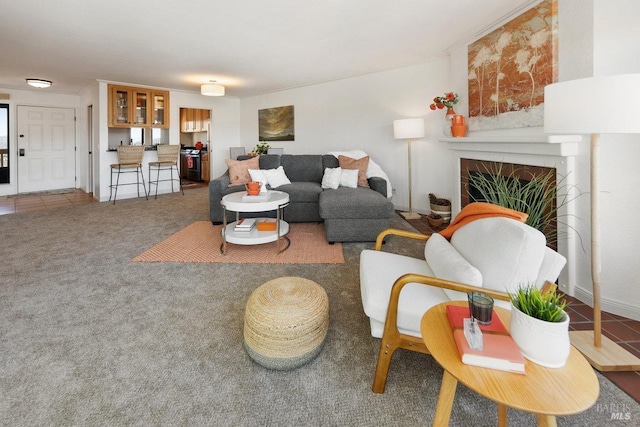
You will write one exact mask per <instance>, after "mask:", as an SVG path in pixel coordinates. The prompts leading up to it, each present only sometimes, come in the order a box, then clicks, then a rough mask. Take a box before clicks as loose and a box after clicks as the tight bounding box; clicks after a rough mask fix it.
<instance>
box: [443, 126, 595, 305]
mask: <svg viewBox="0 0 640 427" xmlns="http://www.w3.org/2000/svg"><path fill="white" fill-rule="evenodd" d="M513 132H515V131H513ZM478 133H480V132H478ZM581 140H582V139H581V137H580V136H575V135H562V136H559V135H544V134H533V135H522V134H516V133H513V134H511V133H508V132H501V133H500V134H499V135H481V136H471V137H465V138H442V139H441V140H440V141H441V142H445V143H447V147H448V148H449V150H450V151H451V152H452V153H453V155H454V164H453V166H454V176H452V178H453V179H455V183H456V185H455V188H456V189H457V190H456V192H455V193H454V194H452V200H451V204H452V206H451V208H452V214H453V215H455V214H456V213H457V212H459V211H460V209H461V208H462V207H463V206H465V205H466V204H468V203H469V196H468V194H469V191H468V188H467V187H465V184H467V185H468V177H465V175H464V174H465V173H466V172H467V171H472V172H479V173H484V172H486V168H487V166H488V167H489V169H491V166H492V165H493V166H495V165H497V164H502V165H504V166H505V169H504V170H505V171H507V172H511V171H512V170H513V169H521V170H522V171H523V172H522V173H523V174H524V175H523V176H522V177H519V179H520V178H521V179H525V180H526V179H527V176H531V175H530V174H531V173H534V174H544V173H545V171H549V170H552V171H553V170H555V173H556V183H557V182H560V180H563V186H566V187H567V188H573V187H575V173H574V169H575V157H576V156H577V154H578V145H579V143H580V142H581ZM574 212H575V207H574V203H568V204H566V205H564V206H561V207H560V208H559V211H558V216H560V217H562V221H561V222H562V224H560V222H558V223H557V224H556V226H557V227H558V228H560V229H561V232H558V234H557V239H556V240H557V242H556V247H555V249H556V250H557V251H558V252H559V253H561V254H562V255H563V256H565V257H566V258H567V266H566V267H565V269H564V270H563V272H562V274H561V275H560V278H559V281H558V285H559V287H560V289H561V290H563V291H565V292H569V293H570V294H571V292H573V289H574V287H575V280H576V279H575V277H576V275H575V268H576V261H575V259H576V257H575V252H576V250H577V248H578V247H579V246H580V244H579V243H576V239H575V235H574V234H572V233H569V232H565V231H566V230H571V229H573V228H574V227H575V225H574V224H575V214H574ZM565 229H566V230H565Z"/></svg>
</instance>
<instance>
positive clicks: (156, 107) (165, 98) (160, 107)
mask: <svg viewBox="0 0 640 427" xmlns="http://www.w3.org/2000/svg"><path fill="white" fill-rule="evenodd" d="M151 102H152V105H153V109H152V111H151V126H152V127H160V128H168V127H169V93H168V92H164V91H155V90H154V91H153V92H151Z"/></svg>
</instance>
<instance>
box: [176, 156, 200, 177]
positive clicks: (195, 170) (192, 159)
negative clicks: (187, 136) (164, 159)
mask: <svg viewBox="0 0 640 427" xmlns="http://www.w3.org/2000/svg"><path fill="white" fill-rule="evenodd" d="M201 156H202V154H201V150H196V149H195V148H183V149H182V150H180V177H181V178H184V179H188V180H189V181H197V182H200V181H202V157H201Z"/></svg>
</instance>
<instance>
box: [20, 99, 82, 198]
mask: <svg viewBox="0 0 640 427" xmlns="http://www.w3.org/2000/svg"><path fill="white" fill-rule="evenodd" d="M17 124H18V193H30V192H34V191H48V190H60V189H64V188H75V185H76V178H75V177H76V153H75V149H76V136H75V130H76V124H75V110H74V109H73V108H46V107H28V106H18V121H17Z"/></svg>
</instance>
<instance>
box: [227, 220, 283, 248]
mask: <svg viewBox="0 0 640 427" xmlns="http://www.w3.org/2000/svg"><path fill="white" fill-rule="evenodd" d="M260 219H261V218H257V220H260ZM235 226H236V223H235V222H232V223H230V224H227V227H226V229H224V230H222V238H223V239H225V240H226V241H227V243H234V244H236V245H262V244H264V243H271V242H276V241H278V240H280V238H282V239H284V240H285V241H286V242H287V243H286V245H285V246H284V247H283V248H282V249H280V247H279V245H278V248H277V250H278V253H282V252H284V251H286V250H287V249H288V248H289V245H290V244H291V241H290V240H289V238H288V237H287V236H286V235H287V234H288V233H289V223H287V222H286V221H284V220H280V230H279V232H278V230H277V229H276V230H273V231H258V229H257V227H256V228H253V230H251V231H235V230H234V229H235ZM223 246H224V243H223V244H222V245H220V252H222V253H224V250H223Z"/></svg>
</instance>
